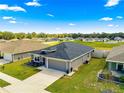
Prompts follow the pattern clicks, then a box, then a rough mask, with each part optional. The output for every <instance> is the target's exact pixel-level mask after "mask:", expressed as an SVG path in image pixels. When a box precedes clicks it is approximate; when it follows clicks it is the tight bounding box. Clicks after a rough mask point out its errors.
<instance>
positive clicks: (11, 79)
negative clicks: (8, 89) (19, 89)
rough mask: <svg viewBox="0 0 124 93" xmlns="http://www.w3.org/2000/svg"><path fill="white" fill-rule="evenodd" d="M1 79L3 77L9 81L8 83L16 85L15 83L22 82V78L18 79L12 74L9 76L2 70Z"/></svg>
mask: <svg viewBox="0 0 124 93" xmlns="http://www.w3.org/2000/svg"><path fill="white" fill-rule="evenodd" d="M0 79H2V80H4V81H7V82H8V83H10V84H12V85H15V84H17V83H20V82H21V80H18V79H16V78H14V77H11V76H9V75H7V74H4V73H1V72H0Z"/></svg>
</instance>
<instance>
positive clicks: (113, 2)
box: [104, 0, 120, 7]
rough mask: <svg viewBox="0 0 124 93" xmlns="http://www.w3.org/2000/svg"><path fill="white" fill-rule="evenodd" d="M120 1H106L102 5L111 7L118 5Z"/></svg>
mask: <svg viewBox="0 0 124 93" xmlns="http://www.w3.org/2000/svg"><path fill="white" fill-rule="evenodd" d="M119 2H120V0H108V2H107V3H106V4H105V5H104V6H105V7H112V6H116V5H118V4H119Z"/></svg>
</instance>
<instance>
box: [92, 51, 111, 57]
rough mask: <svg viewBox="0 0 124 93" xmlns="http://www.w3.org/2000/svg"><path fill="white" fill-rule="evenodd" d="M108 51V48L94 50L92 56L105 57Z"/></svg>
mask: <svg viewBox="0 0 124 93" xmlns="http://www.w3.org/2000/svg"><path fill="white" fill-rule="evenodd" d="M109 52H110V50H94V52H93V55H92V56H93V57H96V58H106V57H107V56H108V54H109Z"/></svg>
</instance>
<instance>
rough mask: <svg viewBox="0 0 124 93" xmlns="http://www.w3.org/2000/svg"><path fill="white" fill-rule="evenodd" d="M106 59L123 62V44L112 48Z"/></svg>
mask: <svg viewBox="0 0 124 93" xmlns="http://www.w3.org/2000/svg"><path fill="white" fill-rule="evenodd" d="M107 60H111V61H115V62H123V63H124V45H122V46H119V47H115V48H113V49H112V51H111V52H110V53H109V55H108V57H107Z"/></svg>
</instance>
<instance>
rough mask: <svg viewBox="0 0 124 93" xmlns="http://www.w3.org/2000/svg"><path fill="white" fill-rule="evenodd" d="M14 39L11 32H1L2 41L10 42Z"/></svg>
mask: <svg viewBox="0 0 124 93" xmlns="http://www.w3.org/2000/svg"><path fill="white" fill-rule="evenodd" d="M14 38H15V34H13V33H12V32H3V39H5V40H10V39H14Z"/></svg>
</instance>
